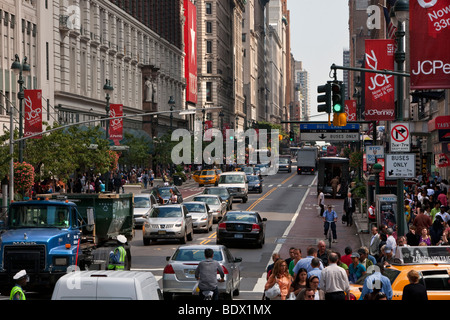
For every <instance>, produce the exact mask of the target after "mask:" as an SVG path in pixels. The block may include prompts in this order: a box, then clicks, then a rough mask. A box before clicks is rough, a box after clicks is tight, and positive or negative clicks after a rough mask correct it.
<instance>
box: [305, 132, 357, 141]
mask: <svg viewBox="0 0 450 320" xmlns="http://www.w3.org/2000/svg"><path fill="white" fill-rule="evenodd" d="M300 140H302V141H357V140H359V132H342V133H339V132H300Z"/></svg>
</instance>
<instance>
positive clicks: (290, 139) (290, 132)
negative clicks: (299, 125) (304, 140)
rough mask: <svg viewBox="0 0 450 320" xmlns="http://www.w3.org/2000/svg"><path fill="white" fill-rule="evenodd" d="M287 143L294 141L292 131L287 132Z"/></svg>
mask: <svg viewBox="0 0 450 320" xmlns="http://www.w3.org/2000/svg"><path fill="white" fill-rule="evenodd" d="M289 141H294V131H289Z"/></svg>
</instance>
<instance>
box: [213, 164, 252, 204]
mask: <svg viewBox="0 0 450 320" xmlns="http://www.w3.org/2000/svg"><path fill="white" fill-rule="evenodd" d="M218 186H219V187H225V188H227V189H228V190H229V191H230V193H231V195H232V196H233V199H236V198H241V199H242V202H243V203H246V202H247V200H248V180H247V175H246V174H245V172H243V171H235V172H223V173H222V174H221V175H220V178H219V185H218Z"/></svg>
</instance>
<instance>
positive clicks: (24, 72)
mask: <svg viewBox="0 0 450 320" xmlns="http://www.w3.org/2000/svg"><path fill="white" fill-rule="evenodd" d="M15 57H16V58H15V60H14V62H13V63H12V65H11V70H13V71H14V73H15V74H16V75H18V76H19V80H18V81H17V83H18V84H19V87H20V88H19V93H18V94H17V98H18V99H19V138H22V137H23V99H24V98H25V93H24V87H23V84H24V83H25V80H24V79H23V76H25V77H26V76H28V75H29V74H30V71H31V67H30V65H29V64H28V62H27V57H25V58H24V59H23V62H22V63H20V59H19V55H18V54H16V56H15ZM11 130H13V128H11ZM23 149H24V140H20V141H19V162H23Z"/></svg>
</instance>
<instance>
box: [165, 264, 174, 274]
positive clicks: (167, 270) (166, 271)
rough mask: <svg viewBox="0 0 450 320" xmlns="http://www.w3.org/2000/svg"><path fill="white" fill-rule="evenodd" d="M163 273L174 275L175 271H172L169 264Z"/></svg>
mask: <svg viewBox="0 0 450 320" xmlns="http://www.w3.org/2000/svg"><path fill="white" fill-rule="evenodd" d="M163 273H175V270H173V267H172V265H171V264H168V265H167V266H166V267H165V268H164V271H163Z"/></svg>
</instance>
